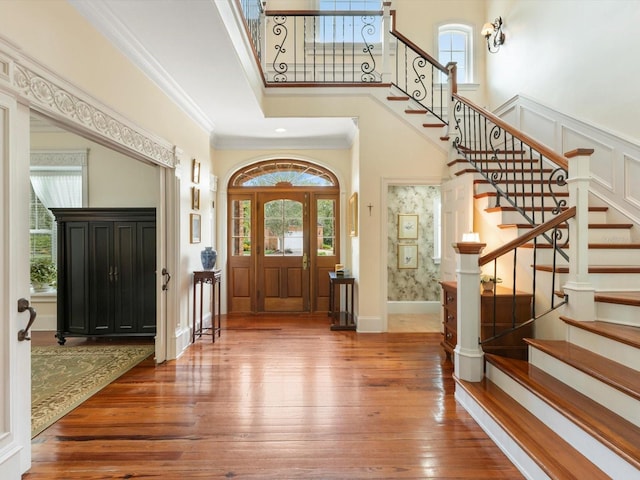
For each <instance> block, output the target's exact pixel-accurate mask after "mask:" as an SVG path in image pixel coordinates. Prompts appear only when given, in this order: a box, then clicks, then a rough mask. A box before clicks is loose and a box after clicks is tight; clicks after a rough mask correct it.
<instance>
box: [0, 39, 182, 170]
mask: <svg viewBox="0 0 640 480" xmlns="http://www.w3.org/2000/svg"><path fill="white" fill-rule="evenodd" d="M10 48H11V47H10V46H9V45H7V44H5V43H3V42H1V41H0V64H2V65H8V71H9V75H8V77H4V76H3V75H1V74H0V81H2V80H8V83H9V87H10V88H11V89H13V90H15V91H16V93H18V94H19V95H21V96H22V97H23V98H24V99H26V100H27V101H28V103H29V105H30V107H32V108H34V109H35V110H37V111H39V112H41V113H43V114H45V115H48V116H50V117H52V118H54V119H56V120H58V121H61V122H62V123H63V124H65V125H69V126H74V127H77V128H78V130H79V131H80V132H86V133H89V134H92V135H93V136H94V137H96V138H100V139H103V140H105V143H107V144H109V145H112V146H114V147H120V148H119V149H120V150H121V151H123V152H125V153H129V154H132V155H134V156H137V157H139V158H142V159H144V160H147V161H150V162H152V163H155V164H158V165H162V166H166V167H171V168H173V167H174V166H175V165H176V163H177V161H176V155H175V146H174V145H171V144H170V143H169V142H167V141H165V140H163V139H160V138H158V137H156V136H154V135H152V134H150V133H148V132H145V131H144V130H143V129H142V128H139V127H137V126H135V125H134V124H133V123H131V122H129V121H127V120H125V119H123V118H120V116H119V115H118V114H116V113H115V112H113V111H112V110H111V109H110V108H109V107H107V106H106V105H103V104H102V103H101V102H99V101H98V100H95V99H93V98H91V97H90V96H89V95H88V94H86V93H84V92H82V91H80V90H79V89H77V88H75V87H72V86H71V85H68V84H67V82H65V81H64V80H62V79H61V78H60V77H58V76H57V75H55V74H53V73H51V72H49V71H47V70H46V69H45V68H39V67H38V66H37V64H36V62H35V61H32V60H30V59H28V58H26V57H25V55H24V54H23V53H22V52H21V54H20V57H23V58H21V59H20V60H18V55H17V54H16V52H11V51H10ZM0 70H4V69H0Z"/></svg>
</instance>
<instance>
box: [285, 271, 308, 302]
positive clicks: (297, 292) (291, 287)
mask: <svg viewBox="0 0 640 480" xmlns="http://www.w3.org/2000/svg"><path fill="white" fill-rule="evenodd" d="M304 274H306V272H305V271H304V270H303V269H302V268H300V267H297V268H288V269H287V276H286V278H287V283H286V285H287V295H288V296H290V297H301V296H302V295H303V292H302V283H303V279H302V276H303V275H304Z"/></svg>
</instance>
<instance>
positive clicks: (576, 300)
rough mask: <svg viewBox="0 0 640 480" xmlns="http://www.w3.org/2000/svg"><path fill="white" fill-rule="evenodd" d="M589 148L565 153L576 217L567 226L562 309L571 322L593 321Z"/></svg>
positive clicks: (591, 152)
mask: <svg viewBox="0 0 640 480" xmlns="http://www.w3.org/2000/svg"><path fill="white" fill-rule="evenodd" d="M592 154H593V150H592V149H584V148H583V149H577V150H573V151H571V152H568V153H565V157H567V158H568V159H569V177H568V179H567V183H568V184H569V202H570V203H569V204H570V205H575V207H576V216H575V217H574V218H572V219H570V220H569V221H568V223H569V276H568V280H567V283H566V284H565V285H564V287H563V288H564V292H565V294H567V295H568V296H569V301H568V303H567V307H566V309H565V313H566V315H567V316H568V317H571V318H573V319H575V320H594V319H595V301H594V294H595V289H594V288H593V285H592V284H591V281H590V279H589V180H590V176H591V175H590V167H589V161H590V158H591V155H592Z"/></svg>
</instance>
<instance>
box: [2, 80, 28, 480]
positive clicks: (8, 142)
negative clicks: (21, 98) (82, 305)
mask: <svg viewBox="0 0 640 480" xmlns="http://www.w3.org/2000/svg"><path fill="white" fill-rule="evenodd" d="M0 188H1V189H2V192H3V198H2V202H1V203H0V205H1V207H0V209H1V210H2V217H1V218H2V220H1V222H0V308H1V309H2V312H0V332H2V333H0V358H1V360H0V377H2V383H1V384H0V478H3V479H4V478H6V479H11V480H13V479H19V478H20V476H21V474H22V473H24V472H25V471H26V470H27V469H29V467H30V466H31V344H30V342H29V341H28V340H22V341H20V340H18V332H19V331H20V330H23V329H25V328H26V326H27V323H28V321H29V312H28V311H25V312H23V313H18V299H26V300H30V295H31V294H30V290H29V226H28V218H29V201H28V199H29V108H28V107H27V106H25V105H23V104H20V103H18V102H17V100H16V98H15V96H13V95H10V94H5V93H4V92H0ZM5 332H6V333H5Z"/></svg>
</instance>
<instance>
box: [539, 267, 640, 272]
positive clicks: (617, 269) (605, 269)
mask: <svg viewBox="0 0 640 480" xmlns="http://www.w3.org/2000/svg"><path fill="white" fill-rule="evenodd" d="M535 269H536V270H538V271H540V272H553V266H552V265H536V266H535ZM556 273H569V267H568V266H567V265H559V266H556ZM589 273H627V274H628V273H640V266H626V265H590V266H589Z"/></svg>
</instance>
